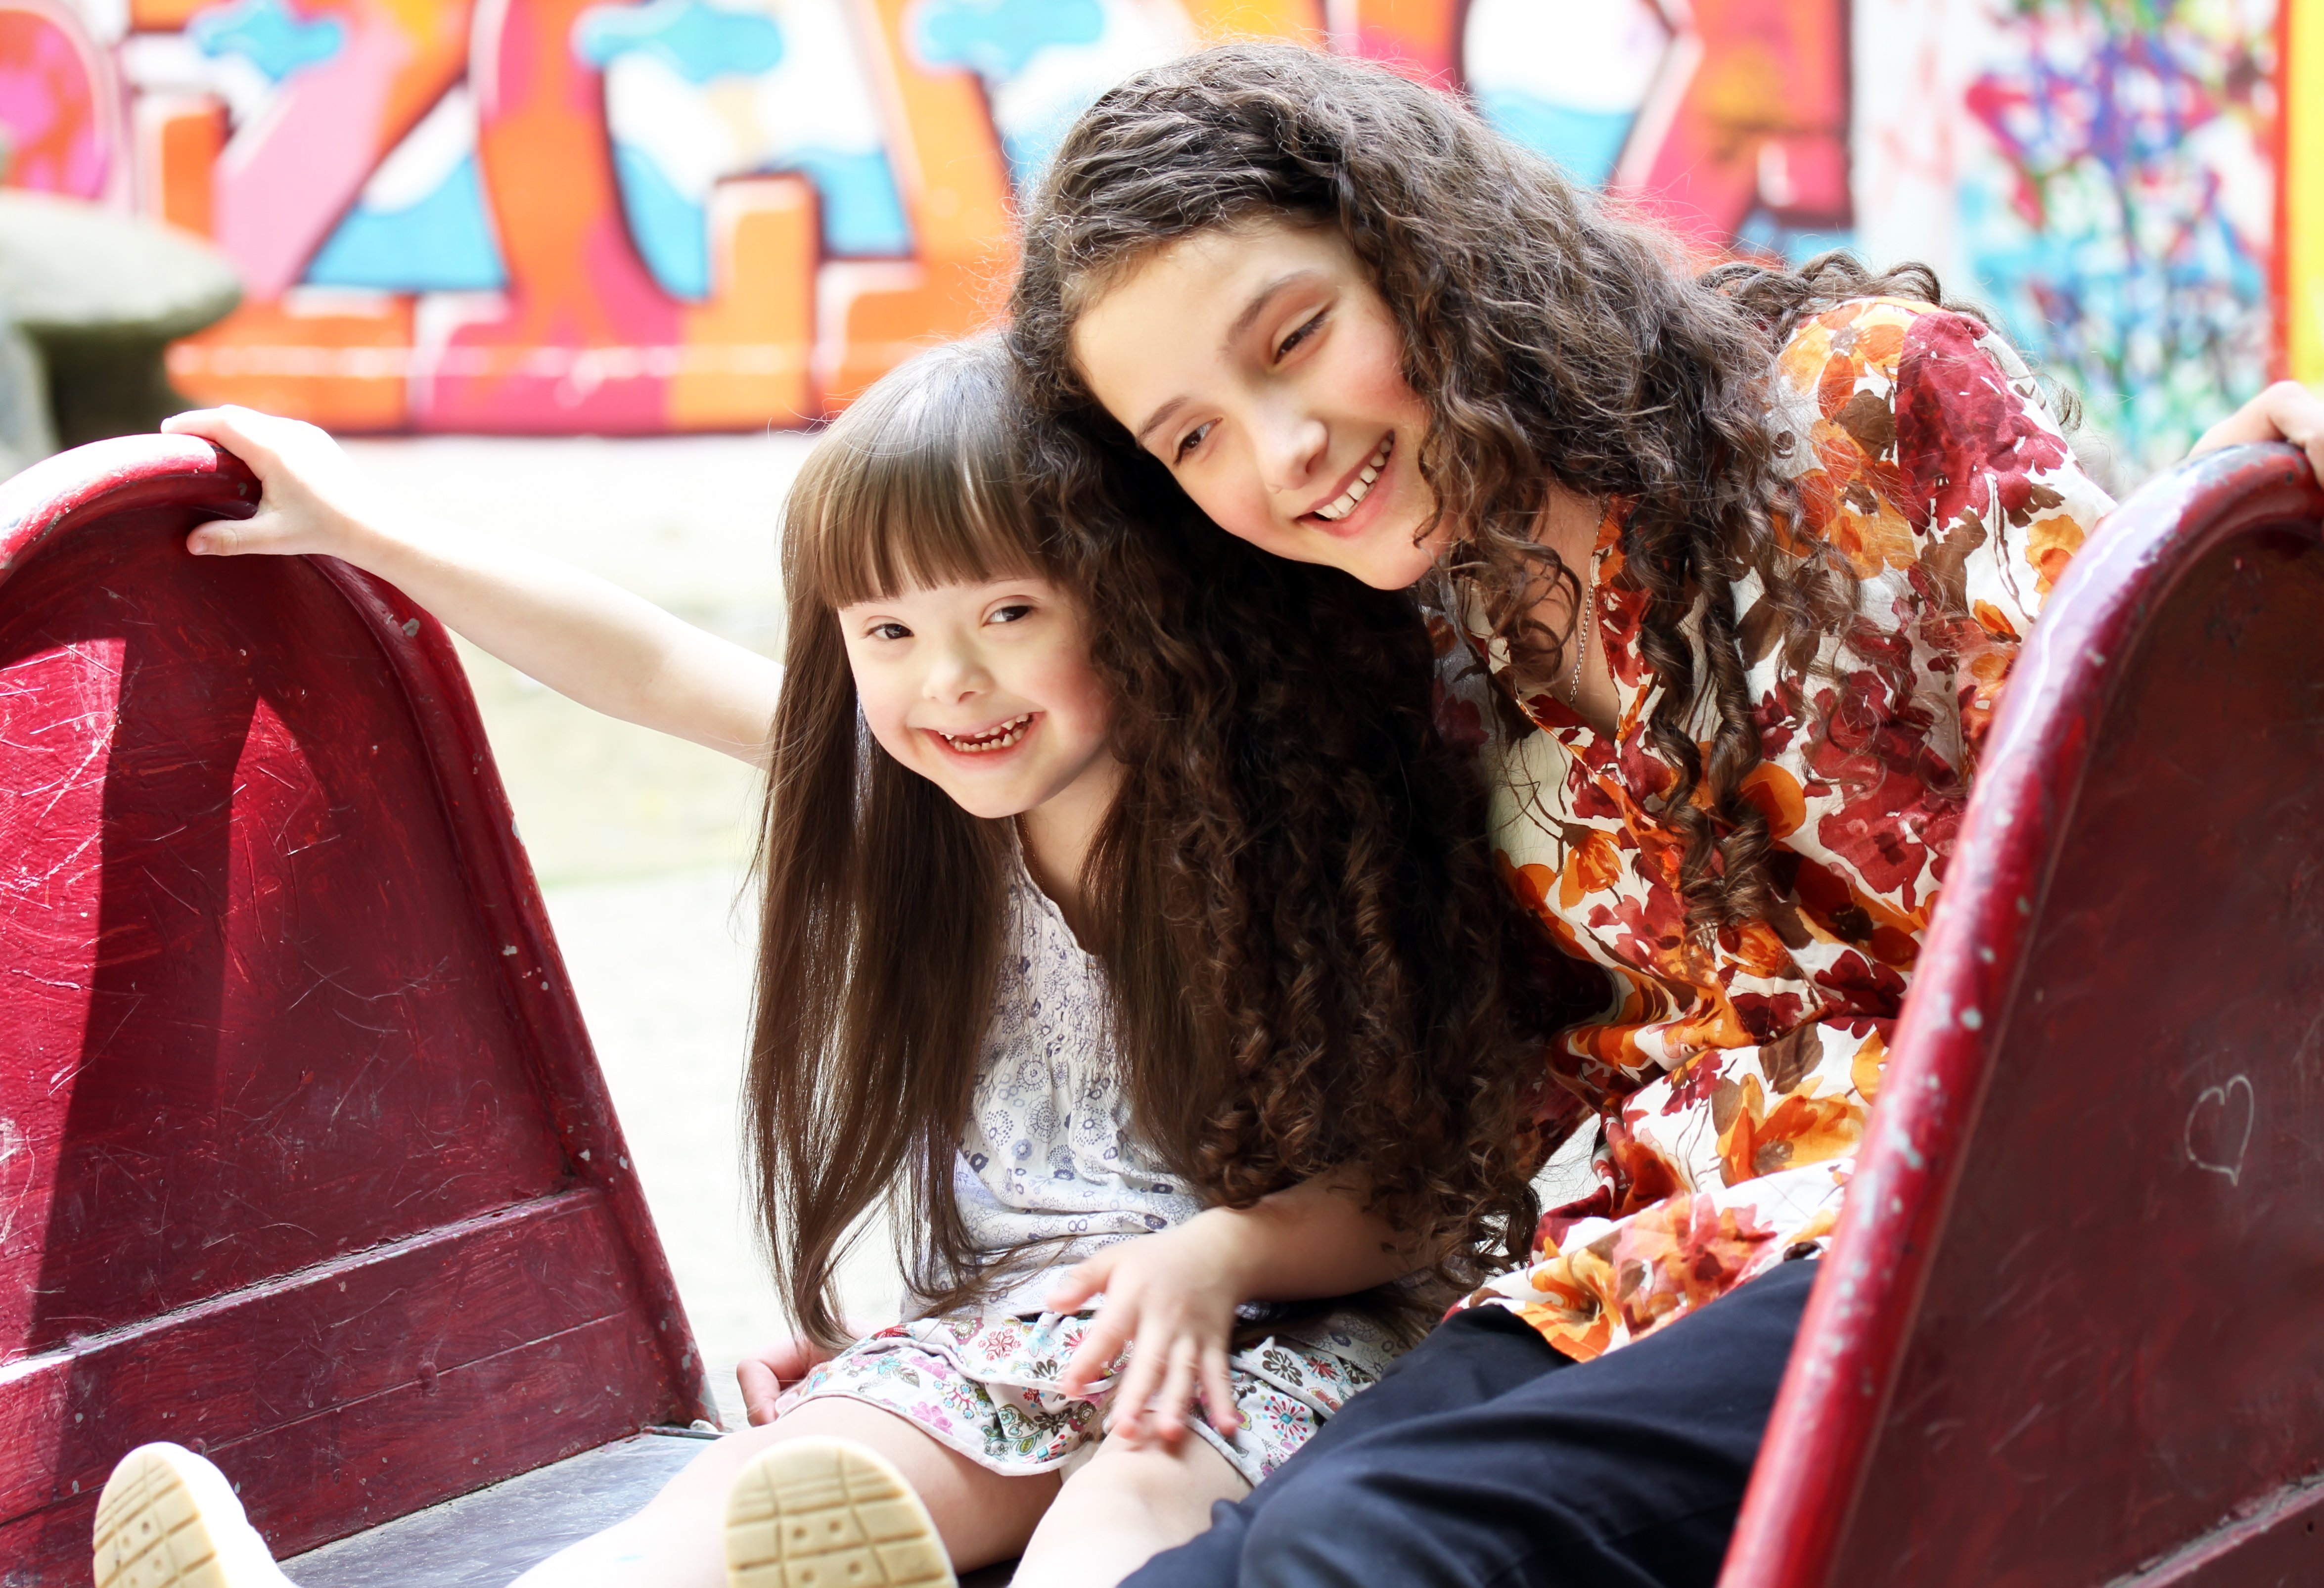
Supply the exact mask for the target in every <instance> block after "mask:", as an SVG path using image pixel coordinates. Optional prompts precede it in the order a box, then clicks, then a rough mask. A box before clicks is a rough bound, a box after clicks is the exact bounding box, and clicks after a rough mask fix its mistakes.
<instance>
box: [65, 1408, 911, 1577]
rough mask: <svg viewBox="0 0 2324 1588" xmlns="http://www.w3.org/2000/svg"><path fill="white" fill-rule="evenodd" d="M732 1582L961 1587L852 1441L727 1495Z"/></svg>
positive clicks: (791, 1444) (785, 1450) (780, 1450)
mask: <svg viewBox="0 0 2324 1588" xmlns="http://www.w3.org/2000/svg"><path fill="white" fill-rule="evenodd" d="M726 1582H727V1588H920V1585H922V1584H931V1585H933V1588H954V1581H953V1574H952V1560H951V1557H950V1556H947V1555H946V1554H945V1546H944V1540H943V1539H941V1538H939V1537H937V1536H936V1523H935V1522H933V1521H931V1520H930V1519H928V1512H927V1507H926V1506H923V1505H922V1504H921V1503H920V1497H919V1496H918V1495H917V1494H915V1493H913V1492H912V1486H911V1485H910V1484H909V1483H907V1482H905V1481H904V1475H903V1474H902V1473H899V1472H898V1471H897V1470H896V1469H895V1468H894V1467H892V1466H890V1465H889V1464H888V1462H887V1460H886V1458H885V1457H883V1456H881V1454H879V1453H878V1452H877V1451H874V1450H872V1449H870V1448H869V1447H867V1446H865V1445H858V1444H856V1443H855V1442H854V1441H853V1440H850V1439H787V1440H784V1441H783V1442H781V1443H780V1444H777V1445H769V1446H767V1448H766V1449H764V1450H762V1451H761V1452H760V1453H759V1454H757V1455H756V1456H753V1457H752V1460H751V1464H750V1465H748V1466H746V1467H744V1468H743V1469H742V1472H741V1473H738V1474H737V1475H736V1476H735V1479H734V1486H733V1488H731V1489H729V1490H728V1491H726ZM99 1588H103V1585H102V1584H100V1585H99ZM139 1588H143V1584H142V1583H141V1584H140V1585H139ZM236 1588H240V1585H239V1584H236Z"/></svg>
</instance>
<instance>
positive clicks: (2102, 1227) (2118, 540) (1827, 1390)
mask: <svg viewBox="0 0 2324 1588" xmlns="http://www.w3.org/2000/svg"><path fill="white" fill-rule="evenodd" d="M2319 521H2324V491H2319V488H2318V486H2317V484H2316V482H2315V480H2314V478H2313V477H2312V476H2311V475H2310V472H2309V468H2308V466H2307V464H2306V462H2305V461H2304V460H2303V459H2301V457H2300V455H2299V454H2298V453H2296V452H2295V451H2293V449H2292V448H2289V447H2282V446H2276V447H2268V448H2236V449H2235V450H2232V451H2229V452H2224V453H2219V454H2216V455H2214V456H2211V457H2205V458H2201V459H2198V460H2196V461H2194V462H2192V463H2190V464H2188V465H2185V466H2181V468H2180V469H2178V470H2176V471H2174V472H2173V473H2172V474H2170V475H2165V476H2163V478H2161V479H2158V480H2157V481H2155V482H2154V483H2153V484H2152V485H2149V486H2148V487H2147V488H2146V489H2145V490H2144V491H2142V492H2140V493H2139V494H2138V495H2136V496H2135V497H2134V498H2133V499H2132V500H2131V501H2129V502H2128V503H2125V504H2124V505H2123V506H2122V507H2121V508H2120V509H2119V510H2118V511H2117V512H2116V513H2115V515H2114V516H2113V517H2112V518H2110V519H2109V520H2108V521H2107V524H2106V525H2105V527H2104V530H2103V532H2102V533H2100V534H2099V535H2098V536H2096V537H2094V538H2093V539H2092V540H2091V541H2090V543H2089V546H2088V547H2086V548H2085V549H2084V550H2083V551H2082V553H2081V555H2080V556H2079V557H2077V558H2076V559H2074V562H2073V565H2072V567H2071V568H2070V569H2069V571H2068V572H2067V574H2066V575H2065V577H2064V578H2063V579H2062V580H2061V582H2060V585H2059V588H2058V590H2057V593H2056V594H2055V595H2052V597H2051V600H2050V603H2049V605H2048V606H2047V607H2046V608H2045V609H2044V611H2043V617H2042V622H2041V624H2040V626H2039V627H2037V628H2036V629H2035V630H2034V632H2033V639H2032V641H2031V642H2029V643H2028V645H2027V647H2026V650H2025V653H2024V655H2023V656H2022V657H2021V658H2020V659H2019V660H2018V663H2017V667H2016V669H2015V674H2014V676H2013V680H2012V683H2011V685H2010V689H2009V692H2008V694H2007V696H2006V699H2005V701H2004V704H2003V707H2002V710H2001V713H2000V715H1999V716H1998V718H1997V721H1996V724H1995V725H1994V728H1993V731H1992V736H1991V738H1990V739H1989V740H1988V747H1987V751H1986V754H1985V758H1984V761H1983V763H1982V765H1981V767H1980V770H1979V771H1978V785H1977V792H1976V794H1975V797H1974V798H1973V799H1972V800H1971V802H1970V804H1969V811H1968V814H1967V816H1966V818H1965V820H1964V824H1963V827H1962V832H1961V836H1960V846H1959V848H1958V849H1957V850H1956V851H1955V853H1954V856H1953V859H1952V863H1951V865H1950V869H1949V872H1948V875H1947V881H1946V884H1945V886H1946V895H1945V898H1944V900H1943V902H1942V903H1941V906H1940V907H1939V909H1938V911H1937V915H1936V919H1935V921H1934V923H1933V925H1932V928H1931V931H1930V937H1929V942H1928V946H1927V948H1926V950H1925V951H1924V953H1923V956H1922V960H1921V966H1920V971H1919V974H1918V977H1917V979H1916V980H1915V982H1914V986H1913V992H1912V995H1911V997H1910V999H1909V1000H1908V1001H1907V1002H1906V1004H1905V1006H1904V1016H1903V1019H1902V1020H1901V1021H1900V1022H1899V1026H1898V1030H1897V1035H1896V1039H1895V1043H1894V1045H1893V1047H1892V1050H1891V1057H1890V1058H1889V1062H1888V1068H1887V1072H1886V1076H1884V1077H1883V1079H1882V1083H1881V1091H1880V1103H1879V1107H1878V1110H1877V1113H1875V1114H1874V1116H1873V1129H1872V1134H1871V1137H1870V1139H1869V1140H1868V1141H1867V1144H1866V1147H1865V1150H1864V1152H1863V1155H1862V1157H1861V1159H1860V1160H1859V1163H1858V1171H1857V1177H1856V1180H1855V1182H1854V1184H1853V1185H1852V1186H1850V1188H1849V1200H1848V1211H1847V1212H1846V1214H1844V1215H1843V1217H1842V1221H1841V1224H1840V1233H1839V1238H1838V1241H1837V1242H1836V1243H1835V1245H1834V1248H1833V1251H1832V1253H1831V1256H1830V1257H1829V1258H1828V1259H1826V1260H1825V1262H1824V1271H1823V1272H1822V1273H1821V1275H1820V1276H1819V1277H1818V1279H1817V1285H1816V1291H1815V1295H1814V1297H1813V1299H1812V1301H1811V1303H1810V1305H1809V1308H1808V1314H1807V1317H1806V1319H1805V1321H1804V1323H1803V1325H1802V1332H1801V1335H1800V1343H1799V1346H1798V1348H1797V1349H1796V1351H1795V1352H1794V1356H1793V1360H1792V1364H1791V1368H1790V1371H1789V1373H1788V1375H1787V1376H1786V1378H1785V1380H1784V1389H1783V1392H1782V1395H1781V1397H1780V1399H1778V1401H1777V1403H1776V1408H1775V1418H1774V1421H1773V1423H1772V1424H1771V1425H1770V1427H1769V1429H1768V1434H1767V1442H1766V1450H1765V1454H1764V1455H1763V1456H1762V1458H1761V1461H1760V1463H1759V1469H1758V1471H1757V1474H1756V1475H1755V1477H1754V1480H1753V1482H1752V1487H1751V1491H1750V1493H1749V1495H1748V1498H1747V1500H1746V1502H1745V1505H1744V1509H1743V1514H1742V1518H1741V1520H1740V1522H1739V1524H1738V1532H1737V1536H1736V1541H1735V1544H1734V1546H1733V1549H1732V1551H1731V1553H1730V1555H1729V1560H1728V1563H1727V1569H1726V1573H1725V1574H1724V1575H1723V1576H1722V1577H1721V1578H1720V1583H1721V1584H1722V1588H1852V1585H1853V1584H1857V1583H1883V1584H1888V1585H1892V1588H1937V1585H1940V1584H1948V1585H1949V1584H1958V1583H1978V1584H1981V1585H1986V1588H2049V1585H2053V1584H2057V1583H2102V1582H2103V1583H2124V1584H2129V1583H2133V1582H2135V1583H2137V1584H2139V1585H2140V1588H2161V1585H2162V1584H2163V1583H2174V1584H2181V1583H2183V1584H2194V1583H2202V1584H2204V1585H2205V1588H2246V1585H2248V1588H2259V1585H2260V1584H2278V1583H2312V1582H2317V1581H2324V1536H2320V1535H2319V1534H2318V1533H2317V1532H2316V1531H2315V1528H2316V1526H2317V1522H2318V1520H2319V1514H2324V1488H2319V1487H2318V1486H2317V1483H2316V1480H2317V1479H2318V1477H2319V1473H2324V1287H2319V1284H2318V1278H2317V1276H2318V1263H2319V1255H2324V1023H2319V1011H2324V822H2319V819H2318V814H2319V808H2324V711H2319V705H2318V703H2319V697H2324V628H2319V625H2318V623H2317V622H2316V614H2317V612H2318V610H2319V607H2324V545H2319V538H2324V522H2319ZM2165 1557H2170V1558H2169V1559H2168V1560H2166V1559H2165ZM2158 1561H2161V1562H2163V1565H2157V1566H2154V1567H2153V1569H2152V1570H2151V1571H2142V1568H2144V1567H2146V1566H2148V1565H2149V1563H2154V1562H2158ZM2132 1574H2136V1575H2135V1577H2134V1576H2133V1575H2132Z"/></svg>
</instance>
